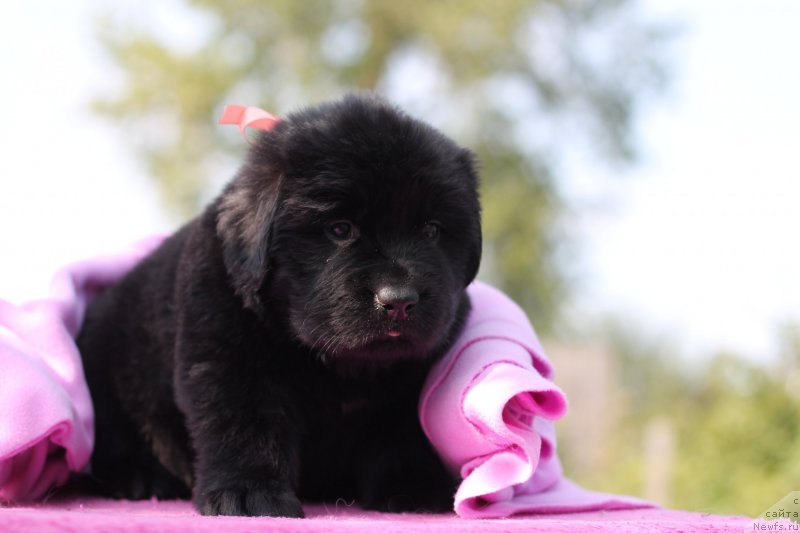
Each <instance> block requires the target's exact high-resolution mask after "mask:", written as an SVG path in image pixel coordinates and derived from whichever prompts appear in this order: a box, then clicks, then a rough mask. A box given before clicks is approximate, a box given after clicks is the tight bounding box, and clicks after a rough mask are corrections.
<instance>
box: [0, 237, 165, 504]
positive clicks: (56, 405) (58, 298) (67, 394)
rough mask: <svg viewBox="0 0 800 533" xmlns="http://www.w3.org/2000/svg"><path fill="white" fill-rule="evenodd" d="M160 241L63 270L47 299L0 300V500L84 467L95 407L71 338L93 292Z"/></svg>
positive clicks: (43, 487)
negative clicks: (22, 303)
mask: <svg viewBox="0 0 800 533" xmlns="http://www.w3.org/2000/svg"><path fill="white" fill-rule="evenodd" d="M162 240H163V238H162V237H154V238H151V239H148V240H145V241H142V242H140V243H138V244H136V245H135V246H133V247H131V248H130V249H128V250H125V251H124V252H122V253H120V254H118V255H112V256H108V257H99V258H96V259H92V260H89V261H84V262H81V263H76V264H74V265H71V266H69V267H66V268H64V269H62V270H61V271H59V272H58V273H57V274H56V276H55V277H54V279H53V283H52V285H51V287H50V296H49V297H48V298H47V299H44V300H40V301H34V302H30V303H27V304H24V305H21V306H17V305H14V304H11V303H9V302H6V301H3V300H0V369H2V375H0V499H4V500H13V501H20V500H30V499H36V498H40V497H41V496H43V495H44V494H45V493H46V492H47V490H48V489H50V488H51V487H54V486H57V485H61V484H63V483H64V482H65V481H66V480H67V477H68V476H69V473H70V472H80V471H82V470H83V469H84V468H85V467H86V465H87V463H88V462H89V457H90V456H91V453H92V445H93V444H94V412H93V409H92V400H91V397H90V395H89V389H88V387H87V385H86V381H85V378H84V376H83V367H82V365H81V358H80V355H79V354H78V349H77V347H76V346H75V342H74V338H75V336H76V335H77V334H78V332H79V331H80V327H81V323H82V322H83V315H84V312H85V310H86V306H87V304H88V303H89V301H90V300H91V298H92V297H93V296H94V295H95V294H96V293H97V291H99V290H101V289H102V288H103V287H106V286H108V285H109V284H111V283H113V282H114V281H116V280H117V279H119V278H120V277H122V276H123V275H124V274H125V273H126V272H127V271H128V270H130V269H131V268H133V266H134V265H135V264H136V263H137V262H138V261H139V260H141V259H142V258H143V257H144V256H145V255H147V254H148V253H149V252H150V251H151V250H153V249H155V247H156V246H158V244H159V243H160V242H161V241H162Z"/></svg>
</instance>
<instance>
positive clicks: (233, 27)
mask: <svg viewBox="0 0 800 533" xmlns="http://www.w3.org/2000/svg"><path fill="white" fill-rule="evenodd" d="M183 11H184V15H185V16H186V17H187V18H188V19H189V20H191V21H193V22H197V24H196V26H195V27H194V28H193V30H192V32H190V33H191V35H192V39H190V41H191V42H186V41H181V40H180V39H176V38H175V34H176V33H177V32H174V31H172V30H173V29H174V28H169V29H167V30H165V31H158V25H155V26H154V25H152V24H150V25H147V24H145V25H141V26H140V27H137V26H136V25H135V24H131V23H130V22H129V21H120V20H115V18H114V17H113V16H110V15H107V16H105V17H104V18H103V19H102V24H101V25H99V27H100V38H101V41H102V43H103V45H104V47H105V49H106V50H107V51H108V52H109V54H110V57H111V58H112V61H113V62H114V63H115V64H116V65H117V66H118V67H119V68H120V70H121V73H122V83H121V86H120V87H119V90H117V91H114V92H113V93H109V94H107V95H106V96H104V97H101V98H99V99H98V100H97V101H96V102H95V105H94V107H95V109H96V110H97V111H98V112H99V113H100V114H101V115H103V116H105V117H107V118H109V119H112V120H113V121H114V122H115V123H116V124H118V125H119V126H120V127H121V128H123V129H124V131H125V137H126V139H127V141H128V142H129V144H130V145H131V147H132V149H133V150H135V151H136V153H137V154H138V155H139V156H140V157H141V158H142V160H143V161H144V162H145V164H146V169H147V171H148V174H150V175H151V176H153V178H154V179H155V180H156V182H157V184H158V186H159V189H160V190H161V192H162V193H163V198H164V201H165V204H166V205H167V206H168V207H169V208H170V209H171V210H172V212H173V213H175V214H176V215H178V216H181V217H185V216H187V215H189V214H194V213H195V212H196V211H197V210H198V209H199V207H200V206H201V204H202V203H204V201H205V200H207V199H208V197H209V194H210V192H209V191H211V190H212V189H213V190H217V189H218V188H219V185H220V184H219V183H218V182H217V181H215V180H218V179H219V178H220V176H223V177H225V178H227V177H229V176H230V175H231V174H232V172H233V170H232V168H233V166H234V164H235V163H233V160H232V159H231V157H232V156H234V155H241V154H242V152H243V150H244V146H243V145H242V143H241V141H240V139H238V138H237V136H236V134H235V132H231V131H227V130H226V131H222V130H221V129H220V128H218V127H217V126H216V125H215V119H216V117H217V116H218V114H219V112H220V111H221V108H222V106H223V105H224V104H225V103H245V104H250V105H259V106H261V107H264V108H265V109H268V110H270V111H273V112H275V113H285V112H286V111H289V110H291V109H293V108H296V107H298V106H300V105H307V104H310V103H315V102H318V101H322V100H329V99H334V98H337V97H339V96H341V95H342V94H343V93H345V92H347V91H350V90H354V89H356V90H374V91H377V92H379V93H382V94H384V95H386V96H387V97H389V99H390V100H393V101H395V102H396V103H398V104H400V105H401V106H402V107H404V108H405V109H407V110H408V111H409V112H410V113H412V114H414V115H416V116H419V117H421V118H424V119H426V120H428V121H429V122H431V123H432V124H433V125H434V126H436V127H439V128H441V129H442V130H444V131H445V132H446V133H448V134H449V135H451V136H453V137H454V138H455V139H457V140H458V141H459V142H461V143H462V144H465V145H467V146H470V147H472V148H473V149H474V150H475V151H476V153H477V154H478V157H479V160H480V161H481V165H482V175H483V179H484V185H483V191H482V193H483V206H484V230H485V237H486V250H485V257H487V260H486V261H485V266H484V269H483V272H482V277H484V278H488V279H489V281H491V282H493V283H495V284H496V285H499V286H500V287H501V288H503V289H504V290H506V291H507V292H508V293H509V294H512V295H513V297H514V298H515V299H516V300H517V301H519V302H520V304H522V305H523V307H524V308H525V309H526V310H527V311H528V312H529V313H530V315H531V318H532V319H533V320H534V321H535V323H536V325H537V328H538V329H540V330H541V331H544V332H547V331H548V330H549V329H550V328H551V326H552V325H553V323H554V320H555V318H556V316H557V313H558V310H559V303H560V302H561V301H562V300H563V298H564V296H565V291H566V285H567V283H566V280H567V276H566V274H565V272H566V269H565V267H566V265H565V264H564V263H565V261H564V260H563V258H562V257H561V255H563V254H561V250H562V245H563V243H565V242H567V239H566V235H565V231H564V230H563V225H562V224H561V222H562V221H561V220H560V215H561V214H562V212H563V207H564V206H563V202H562V198H561V194H560V191H559V187H558V185H557V180H556V179H555V175H556V174H557V167H558V163H559V159H560V157H561V156H562V154H563V153H564V151H565V148H564V147H565V145H569V146H574V145H575V144H576V143H579V142H584V143H585V144H586V145H587V146H592V147H594V148H596V150H595V153H596V154H599V155H600V156H601V157H600V159H602V160H605V161H612V162H613V161H625V160H627V159H629V158H630V157H631V156H632V153H633V150H632V144H633V143H632V141H631V120H632V117H633V115H634V113H635V110H636V108H637V104H638V102H639V101H640V99H641V95H642V94H644V93H646V90H647V89H650V88H653V87H657V86H658V85H659V84H660V82H661V80H662V69H661V68H660V64H661V61H660V60H659V59H658V57H657V55H656V54H654V53H653V50H656V49H658V46H657V45H656V43H657V42H658V41H659V38H660V37H661V36H662V32H661V31H660V30H659V29H656V28H654V27H651V26H650V25H649V23H645V22H644V21H643V20H642V19H641V17H640V16H639V14H638V12H637V11H636V9H635V5H634V4H633V3H632V2H630V1H628V0H560V1H558V0H504V1H503V2H485V1H480V0H463V1H458V2H456V1H452V0H448V1H442V2H430V1H427V0H406V1H404V2H383V1H375V2H371V1H361V0H343V1H338V2H333V1H330V0H304V1H294V0H275V1H270V2H266V1H259V0H186V4H185V5H183ZM173 22H174V17H173ZM581 139H582V141H581Z"/></svg>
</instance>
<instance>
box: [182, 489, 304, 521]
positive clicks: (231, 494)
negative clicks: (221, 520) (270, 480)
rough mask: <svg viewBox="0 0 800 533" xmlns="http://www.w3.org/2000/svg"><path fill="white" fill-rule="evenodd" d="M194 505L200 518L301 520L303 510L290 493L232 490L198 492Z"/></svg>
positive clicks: (265, 490)
mask: <svg viewBox="0 0 800 533" xmlns="http://www.w3.org/2000/svg"><path fill="white" fill-rule="evenodd" d="M195 506H196V507H197V510H198V511H200V514H203V515H206V516H208V515H234V516H284V517H288V518H303V517H304V516H305V514H304V513H303V507H302V506H301V505H300V500H298V499H297V496H295V495H294V494H293V493H292V492H291V491H289V490H286V491H277V492H276V491H272V490H268V489H254V488H245V487H235V488H230V489H219V490H211V491H207V492H205V493H201V494H200V495H198V496H197V497H196V499H195Z"/></svg>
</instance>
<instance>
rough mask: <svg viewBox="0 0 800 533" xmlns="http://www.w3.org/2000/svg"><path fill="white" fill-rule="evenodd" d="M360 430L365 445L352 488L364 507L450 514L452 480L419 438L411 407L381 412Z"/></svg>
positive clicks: (425, 438)
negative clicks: (401, 410)
mask: <svg viewBox="0 0 800 533" xmlns="http://www.w3.org/2000/svg"><path fill="white" fill-rule="evenodd" d="M411 405H412V406H415V405H416V404H414V403H413V402H412V403H411ZM364 429H365V438H367V439H369V441H368V445H367V448H366V449H365V450H364V452H363V455H362V460H361V463H360V467H359V469H358V485H359V487H358V489H359V493H360V495H361V497H360V499H359V502H360V503H361V505H362V506H363V507H364V508H365V509H373V510H378V511H385V512H406V511H413V512H447V511H452V510H453V496H454V494H455V491H456V485H457V483H456V479H455V477H454V476H453V475H451V474H450V473H449V472H448V471H447V470H446V468H445V466H444V465H443V464H442V462H441V460H440V459H439V457H438V456H437V455H436V452H435V451H434V450H433V448H432V447H431V445H430V443H429V442H428V439H427V437H425V434H424V433H423V431H422V428H421V427H420V425H419V422H418V421H417V414H416V410H415V409H413V408H410V409H409V408H406V409H405V412H397V411H395V412H391V411H390V412H383V413H382V415H381V417H380V418H376V419H375V420H373V421H372V422H371V423H370V424H368V425H367V426H366V427H365V428H364Z"/></svg>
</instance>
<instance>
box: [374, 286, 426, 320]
mask: <svg viewBox="0 0 800 533" xmlns="http://www.w3.org/2000/svg"><path fill="white" fill-rule="evenodd" d="M375 303H376V304H377V306H378V307H379V308H380V309H383V311H385V312H386V314H387V315H388V317H389V320H392V321H397V320H405V319H407V318H408V315H409V314H410V313H411V311H412V310H413V309H414V307H416V305H417V304H418V303H419V294H418V293H417V290H416V289H415V288H414V287H409V286H407V285H384V286H383V287H380V288H379V289H378V291H377V292H376V293H375Z"/></svg>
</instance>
